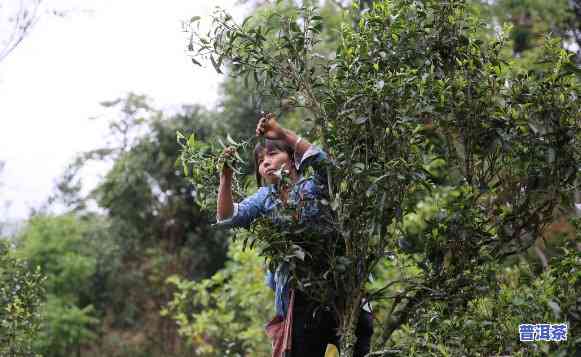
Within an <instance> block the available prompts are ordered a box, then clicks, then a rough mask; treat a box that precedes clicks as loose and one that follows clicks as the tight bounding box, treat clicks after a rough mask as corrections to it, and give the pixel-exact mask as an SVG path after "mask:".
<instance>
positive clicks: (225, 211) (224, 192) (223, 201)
mask: <svg viewBox="0 0 581 357" xmlns="http://www.w3.org/2000/svg"><path fill="white" fill-rule="evenodd" d="M232 152H233V149H232V148H226V149H225V150H224V155H231V154H232ZM232 175H233V171H232V168H230V167H229V166H228V165H226V164H224V167H223V168H222V172H221V173H220V186H219V187H218V202H217V203H218V207H217V212H216V218H217V219H218V220H224V219H226V218H230V217H232V215H233V213H234V202H233V200H232Z"/></svg>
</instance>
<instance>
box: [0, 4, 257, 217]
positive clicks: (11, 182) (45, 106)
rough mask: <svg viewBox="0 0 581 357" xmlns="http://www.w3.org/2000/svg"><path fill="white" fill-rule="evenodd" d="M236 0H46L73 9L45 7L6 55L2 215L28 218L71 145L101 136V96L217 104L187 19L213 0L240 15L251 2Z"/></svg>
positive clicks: (80, 147) (0, 70) (0, 67)
mask: <svg viewBox="0 0 581 357" xmlns="http://www.w3.org/2000/svg"><path fill="white" fill-rule="evenodd" d="M18 1H20V0H8V2H18ZM4 3H5V2H4ZM234 3H235V0H169V1H161V0H148V1H140V0H83V1H71V0H52V1H51V0H46V1H45V4H46V5H47V6H48V7H50V8H53V9H57V10H68V11H69V13H68V15H67V16H66V17H64V18H59V17H56V16H44V15H43V17H42V18H41V20H40V21H39V23H38V24H37V25H36V27H35V28H34V29H33V31H32V32H31V33H30V35H29V36H28V37H27V38H26V39H25V40H24V41H23V42H22V44H21V45H20V46H19V47H18V48H17V49H16V50H15V51H14V52H13V53H12V54H10V55H9V56H8V57H7V58H6V59H5V60H4V61H3V62H0V161H5V162H6V166H5V167H4V170H3V172H2V173H1V174H0V183H1V184H2V187H0V215H1V216H2V220H6V219H10V220H14V219H22V218H26V216H27V214H28V211H29V209H30V208H31V207H37V206H38V205H40V204H41V203H42V202H44V201H45V200H46V199H47V197H48V195H49V194H50V193H51V191H52V190H53V188H54V184H55V180H56V179H57V177H58V176H59V175H60V174H61V173H62V171H63V169H64V167H65V166H66V164H67V163H68V162H70V161H71V159H72V158H73V157H74V155H75V153H78V152H80V151H84V150H90V149H93V148H97V147H99V144H100V143H102V142H103V141H104V133H105V127H106V125H104V124H106V123H105V122H104V121H98V120H90V119H89V118H90V117H94V116H99V115H100V114H102V109H101V108H100V107H99V104H98V103H99V102H101V101H104V100H111V99H115V98H118V97H120V96H123V95H124V94H126V93H127V92H130V91H132V92H136V93H143V94H147V95H148V96H150V97H151V98H152V99H153V104H154V106H156V107H158V108H171V107H174V108H175V107H176V106H179V105H181V104H191V103H200V104H203V105H206V106H210V107H211V106H213V105H215V102H216V99H217V88H218V84H219V81H220V80H221V78H220V77H219V76H218V75H216V74H215V72H214V70H213V69H210V68H206V69H200V68H199V67H194V66H193V65H192V63H191V62H190V60H189V59H188V58H187V57H186V56H185V54H184V43H185V42H184V41H185V37H184V34H183V33H182V32H181V20H186V19H189V18H191V17H192V16H194V15H200V16H206V17H207V15H208V14H209V13H210V12H211V11H212V10H213V9H214V7H215V6H217V5H219V6H222V7H223V8H226V9H233V11H234V14H235V15H237V16H236V17H238V18H239V17H240V16H242V14H243V13H244V12H245V11H246V10H245V9H244V8H241V7H240V6H236V7H235V6H234ZM210 67H211V66H210ZM92 171H93V172H89V173H85V176H87V177H85V179H84V182H85V185H86V186H90V185H94V184H95V183H96V182H97V180H98V179H99V174H102V173H103V172H102V171H103V170H102V169H99V168H95V169H93V170H92ZM8 203H9V206H7V204H8Z"/></svg>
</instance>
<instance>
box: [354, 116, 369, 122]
mask: <svg viewBox="0 0 581 357" xmlns="http://www.w3.org/2000/svg"><path fill="white" fill-rule="evenodd" d="M366 121H367V117H365V116H360V117H358V118H355V119H353V123H355V124H363V123H365V122H366Z"/></svg>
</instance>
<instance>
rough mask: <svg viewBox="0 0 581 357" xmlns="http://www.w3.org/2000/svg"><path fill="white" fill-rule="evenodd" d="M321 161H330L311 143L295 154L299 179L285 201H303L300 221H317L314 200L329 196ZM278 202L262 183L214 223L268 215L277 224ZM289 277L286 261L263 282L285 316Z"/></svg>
mask: <svg viewBox="0 0 581 357" xmlns="http://www.w3.org/2000/svg"><path fill="white" fill-rule="evenodd" d="M324 161H327V162H328V161H329V158H328V155H327V154H326V153H325V152H324V151H323V150H322V149H321V148H319V147H317V146H315V145H311V146H310V147H309V149H307V151H305V153H304V154H303V155H302V157H300V158H299V157H295V162H294V164H295V166H296V169H297V172H298V175H299V180H298V181H297V182H296V183H295V184H293V186H292V187H291V190H290V192H289V195H288V201H289V204H296V203H297V202H299V201H302V202H303V205H301V207H300V208H299V209H298V213H299V222H300V223H305V222H311V221H314V220H316V219H317V216H318V215H319V208H318V205H317V199H319V198H323V197H325V198H326V197H327V196H328V191H327V172H326V170H325V165H321V163H323V162H324ZM309 168H312V175H310V176H308V177H304V176H303V174H305V172H306V171H307V169H309ZM281 204H282V202H281V200H280V198H279V195H278V192H277V188H276V185H274V184H269V185H266V186H262V187H260V188H259V189H258V191H257V192H256V193H254V194H253V195H251V196H249V197H247V198H245V199H244V200H243V201H242V202H240V203H234V212H233V214H232V216H231V217H230V218H227V219H224V220H219V219H218V217H216V220H217V222H216V225H218V226H223V227H229V228H230V227H242V228H248V227H249V226H250V224H251V223H252V222H253V221H254V220H255V219H257V218H259V217H261V216H267V217H270V219H271V220H272V222H273V223H274V224H276V225H283V224H285V222H284V221H283V219H282V218H281V217H280V216H279V215H278V214H277V208H278V207H279V206H280V205H281ZM289 277H290V272H289V267H288V264H286V263H283V264H281V265H279V266H278V268H277V269H276V271H275V273H274V274H272V273H271V272H270V271H268V272H267V277H266V282H267V284H268V285H269V286H270V287H271V288H272V289H273V290H274V292H275V308H276V314H277V315H281V316H285V315H286V312H287V309H288V303H289V301H288V300H289V294H288V289H289V287H288V281H289Z"/></svg>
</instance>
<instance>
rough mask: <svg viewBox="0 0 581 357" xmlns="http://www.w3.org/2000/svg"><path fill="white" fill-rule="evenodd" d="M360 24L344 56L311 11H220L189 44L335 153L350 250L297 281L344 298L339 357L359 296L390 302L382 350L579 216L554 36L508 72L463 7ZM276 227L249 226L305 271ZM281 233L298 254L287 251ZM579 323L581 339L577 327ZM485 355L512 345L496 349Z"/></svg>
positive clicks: (571, 103) (385, 6) (570, 78)
mask: <svg viewBox="0 0 581 357" xmlns="http://www.w3.org/2000/svg"><path fill="white" fill-rule="evenodd" d="M355 10H356V11H357V12H358V8H357V7H356V6H355ZM358 16H360V20H359V21H358V22H357V26H356V27H355V28H353V26H351V25H342V26H341V28H340V33H341V37H340V40H339V44H338V46H337V49H336V54H335V56H334V58H329V57H325V56H321V55H320V53H317V46H318V45H319V43H318V40H317V39H318V33H320V31H321V17H320V15H319V14H318V13H317V11H316V9H314V8H311V7H309V6H305V7H302V8H300V9H296V10H295V12H294V13H290V14H289V13H288V12H278V11H277V10H276V8H275V9H274V10H273V11H271V12H267V13H265V14H264V16H260V17H257V18H253V19H249V20H246V21H244V22H243V24H236V23H235V22H234V21H233V20H232V17H231V16H229V15H228V14H226V13H218V14H217V15H216V16H215V17H214V18H213V29H212V31H211V32H209V33H208V34H207V35H206V34H201V33H198V34H197V36H195V37H194V38H195V40H196V43H195V44H194V47H195V49H196V50H197V51H198V53H199V55H200V56H201V57H206V58H208V59H209V60H210V61H211V62H212V63H213V64H214V66H215V67H216V68H217V69H219V68H220V66H221V64H222V63H225V62H227V63H229V65H230V66H231V67H230V68H232V72H231V74H232V75H234V76H244V75H250V76H253V77H254V78H255V80H256V82H257V83H260V87H261V88H263V89H264V90H265V91H268V92H269V93H270V95H273V96H276V97H278V98H285V99H287V100H289V101H290V102H292V103H293V104H294V105H296V106H298V107H304V108H307V109H308V110H309V111H310V112H311V115H313V116H314V117H315V120H316V127H315V129H316V130H315V131H314V133H313V134H314V135H313V139H314V140H315V141H317V142H319V143H320V144H321V145H322V146H323V147H324V148H325V149H326V150H327V151H328V152H329V153H330V154H331V156H332V157H333V158H335V161H336V164H337V165H336V167H334V168H328V170H329V191H330V193H331V200H330V202H321V204H323V205H329V206H330V207H331V208H332V210H333V211H334V212H335V214H336V221H335V225H336V229H337V232H339V234H340V239H339V241H338V242H337V244H338V245H343V246H344V247H345V249H344V250H343V249H337V250H336V252H342V253H341V255H336V256H331V257H328V258H329V261H330V262H331V263H330V266H329V267H328V271H327V272H325V273H324V274H314V272H315V270H313V274H310V275H309V274H308V272H307V274H306V276H305V275H302V276H301V275H298V276H297V275H296V274H295V279H296V280H295V281H296V282H297V284H298V286H300V285H305V284H306V283H308V284H311V285H313V284H314V285H315V286H318V287H325V286H326V287H327V288H328V289H330V290H333V289H335V291H334V294H338V295H340V296H344V297H345V299H344V300H342V301H339V302H338V303H336V304H335V306H334V308H335V310H336V311H337V313H338V315H339V318H340V322H341V332H342V339H341V354H342V355H344V356H351V355H352V352H353V346H354V340H355V336H354V333H353V331H354V327H355V322H356V321H357V314H358V311H359V304H360V301H361V299H362V298H364V297H366V298H368V299H378V298H382V299H387V300H389V301H390V304H389V310H388V312H387V313H386V314H385V315H384V321H383V323H382V324H381V326H382V327H381V329H382V331H381V335H382V336H381V337H380V340H379V343H378V345H379V346H380V347H382V346H385V345H389V344H390V340H391V341H392V342H391V343H392V344H393V339H392V337H393V336H394V333H395V332H396V331H398V330H400V329H401V328H402V327H403V326H404V325H408V326H410V325H411V326H413V327H414V328H416V327H418V328H419V327H420V324H421V321H423V319H424V318H425V317H426V315H425V314H426V312H427V311H428V310H429V306H430V305H431V304H438V303H441V304H443V306H444V310H443V312H442V314H443V315H442V316H445V317H450V316H454V314H455V313H458V312H460V311H462V310H463V309H465V308H466V307H467V306H468V305H469V303H470V302H471V301H472V299H475V298H477V297H478V296H481V295H483V294H485V293H486V292H490V291H495V290H496V285H495V284H496V281H495V278H494V272H495V271H496V270H497V269H498V267H499V266H500V265H501V264H502V263H503V262H505V261H506V260H507V259H509V258H510V257H511V256H514V255H517V254H520V253H522V252H524V251H525V250H526V249H528V248H529V247H531V245H532V244H533V243H534V242H535V240H536V239H537V237H538V236H539V235H540V234H541V233H542V232H543V229H544V227H545V226H546V225H547V224H548V223H550V222H551V221H552V220H553V219H554V217H555V215H556V214H558V213H559V212H560V210H565V211H567V210H570V209H571V208H572V201H571V195H563V194H562V192H567V191H571V190H572V189H573V188H574V180H575V177H576V175H577V172H576V171H577V170H576V163H577V162H578V160H579V155H580V152H579V145H578V143H577V140H579V131H578V128H579V121H580V112H579V108H578V105H576V103H577V98H578V90H579V85H578V82H577V79H576V77H575V75H574V71H575V67H574V65H573V64H572V61H571V57H572V54H571V53H568V52H567V51H565V50H563V49H561V47H560V43H558V41H555V40H547V41H546V42H545V46H544V50H543V51H542V54H541V57H540V58H539V60H542V64H541V65H539V67H538V68H537V69H536V70H535V71H532V72H528V73H527V72H525V71H519V70H518V69H514V70H512V69H511V68H510V64H509V61H510V59H509V58H507V57H504V56H503V55H502V52H501V50H502V49H503V47H504V39H503V38H484V39H483V38H482V35H481V33H480V31H479V29H480V25H481V24H480V22H479V21H477V19H474V18H473V17H471V16H470V15H469V14H468V11H467V9H466V4H465V2H463V1H451V2H439V1H426V2H422V3H419V2H413V1H407V0H401V1H376V2H374V4H373V7H372V9H370V10H369V11H366V12H364V13H362V14H361V13H359V12H358ZM190 149H191V150H189V151H188V154H187V155H185V156H184V158H185V163H186V164H189V165H192V166H193V168H200V161H199V160H198V159H199V156H196V153H195V151H196V150H198V149H199V147H191V148H190ZM200 177H201V176H200V175H198V176H197V177H194V179H199V178H200ZM197 184H198V185H199V186H198V187H203V183H202V182H197ZM213 189H214V188H213V187H210V188H208V189H207V191H208V194H211V193H212V190H213ZM362 197H365V198H366V200H362V199H361V198H362ZM265 225H266V223H265V222H259V224H258V226H255V227H254V228H255V233H256V242H257V243H256V244H258V246H259V247H260V248H261V249H262V251H263V252H266V253H265V256H266V258H267V259H270V260H271V261H272V260H274V261H276V259H281V257H285V259H287V260H291V261H292V260H296V261H295V262H294V264H296V266H302V267H303V268H304V267H305V264H307V263H305V262H304V261H302V260H304V255H302V254H296V246H297V245H298V246H299V247H300V246H301V243H300V240H297V239H296V236H294V235H293V234H292V232H291V233H290V234H288V233H289V232H286V233H287V234H285V232H283V233H282V234H279V235H276V238H273V234H275V233H274V232H275V231H273V230H272V229H269V228H268V227H267V226H265ZM273 239H278V242H281V241H283V242H287V243H288V245H286V246H289V247H293V248H292V251H278V250H276V248H275V247H273V245H272V244H271V243H272V242H273ZM278 246H280V244H279V245H278ZM302 249H304V250H305V251H307V252H308V249H309V248H307V247H302ZM387 257H391V259H393V260H394V261H395V263H393V264H392V265H391V266H392V267H393V268H396V270H397V271H398V273H395V274H394V279H393V280H392V281H389V282H388V283H387V284H386V285H385V286H383V287H380V288H378V289H375V290H368V289H367V288H366V280H367V277H368V275H369V273H370V272H372V271H373V270H374V269H375V268H376V267H378V266H379V265H382V264H385V262H386V261H387ZM572 259H573V261H574V259H576V258H575V257H573V258H572ZM567 264H568V263H567ZM303 272H304V271H303ZM578 285H579V284H578V283H575V285H574V286H575V287H574V289H578V288H579V286H578ZM337 289H338V290H339V291H337ZM332 294H333V293H331V295H332ZM322 295H326V294H322ZM565 295H566V296H568V294H565ZM571 321H572V322H571V325H570V326H571V332H570V333H572V334H574V333H575V332H573V331H577V330H578V328H579V322H578V320H571ZM572 346H573V345H572V344H569V345H568V346H565V347H563V348H565V349H566V348H573V347H572ZM397 347H398V348H400V349H405V348H410V347H409V346H405V345H397ZM413 348H425V349H427V351H429V350H430V346H429V344H426V345H424V346H418V345H414V346H413ZM446 348H453V349H452V350H451V351H456V352H458V353H473V352H474V351H480V350H478V348H479V347H478V346H474V345H471V346H463V345H462V344H459V345H454V346H446ZM466 348H471V349H473V350H466ZM489 348H491V350H488V353H491V351H510V350H511V349H512V348H513V346H512V345H510V343H508V344H507V342H502V341H498V340H496V341H494V342H493V343H492V346H490V347H489ZM520 348H521V352H524V353H526V351H531V350H529V349H528V347H526V346H525V347H520ZM571 351H572V350H571ZM408 352H409V350H408ZM482 353H487V352H486V350H485V351H482Z"/></svg>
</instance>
